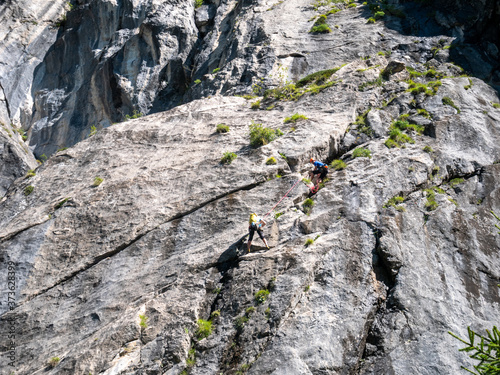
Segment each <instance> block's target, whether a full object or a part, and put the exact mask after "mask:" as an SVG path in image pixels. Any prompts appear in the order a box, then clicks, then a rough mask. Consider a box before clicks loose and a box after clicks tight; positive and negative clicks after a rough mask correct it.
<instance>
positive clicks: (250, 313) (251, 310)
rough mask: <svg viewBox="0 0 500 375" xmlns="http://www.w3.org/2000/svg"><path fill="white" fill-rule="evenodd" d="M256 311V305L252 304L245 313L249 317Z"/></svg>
mask: <svg viewBox="0 0 500 375" xmlns="http://www.w3.org/2000/svg"><path fill="white" fill-rule="evenodd" d="M254 312H255V307H253V306H250V307H248V308H247V309H246V310H245V315H246V316H248V317H250V315H252V313H254Z"/></svg>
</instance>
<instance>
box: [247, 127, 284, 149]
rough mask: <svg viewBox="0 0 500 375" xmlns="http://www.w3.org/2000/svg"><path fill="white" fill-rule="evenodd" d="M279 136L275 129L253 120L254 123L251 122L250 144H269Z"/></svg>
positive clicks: (257, 145) (256, 145)
mask: <svg viewBox="0 0 500 375" xmlns="http://www.w3.org/2000/svg"><path fill="white" fill-rule="evenodd" d="M278 136H279V134H278V133H277V131H276V130H274V129H271V128H265V127H263V126H262V124H257V123H255V122H253V121H252V124H250V145H251V146H253V147H259V146H262V145H267V144H268V143H269V142H272V141H274V140H275V139H276V138H277V137H278Z"/></svg>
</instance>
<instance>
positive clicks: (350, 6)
mask: <svg viewBox="0 0 500 375" xmlns="http://www.w3.org/2000/svg"><path fill="white" fill-rule="evenodd" d="M356 6H357V5H356V4H355V3H350V4H348V5H347V7H348V8H356Z"/></svg>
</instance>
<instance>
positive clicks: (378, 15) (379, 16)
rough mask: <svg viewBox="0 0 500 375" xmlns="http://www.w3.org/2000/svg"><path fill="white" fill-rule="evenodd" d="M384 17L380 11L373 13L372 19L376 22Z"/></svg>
mask: <svg viewBox="0 0 500 375" xmlns="http://www.w3.org/2000/svg"><path fill="white" fill-rule="evenodd" d="M384 16H385V13H384V12H382V11H381V10H380V11H378V12H375V13H374V14H373V18H375V19H376V20H379V19H381V18H384Z"/></svg>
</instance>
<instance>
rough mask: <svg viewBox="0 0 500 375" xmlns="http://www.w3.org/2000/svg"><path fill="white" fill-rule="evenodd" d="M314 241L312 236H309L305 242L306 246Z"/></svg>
mask: <svg viewBox="0 0 500 375" xmlns="http://www.w3.org/2000/svg"><path fill="white" fill-rule="evenodd" d="M313 243H314V240H313V239H312V238H308V239H307V240H306V242H305V243H304V246H305V247H309V246H311V245H312V244H313Z"/></svg>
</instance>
